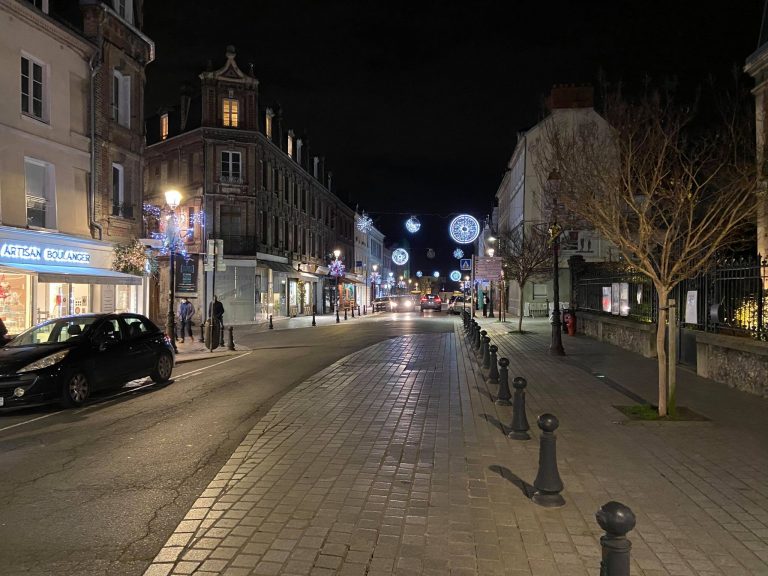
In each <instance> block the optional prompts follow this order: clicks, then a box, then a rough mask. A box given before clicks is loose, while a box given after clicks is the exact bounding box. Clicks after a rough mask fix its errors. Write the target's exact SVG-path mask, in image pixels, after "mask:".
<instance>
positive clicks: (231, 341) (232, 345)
mask: <svg viewBox="0 0 768 576" xmlns="http://www.w3.org/2000/svg"><path fill="white" fill-rule="evenodd" d="M234 349H235V334H234V328H233V327H232V326H230V327H229V342H228V343H227V350H234Z"/></svg>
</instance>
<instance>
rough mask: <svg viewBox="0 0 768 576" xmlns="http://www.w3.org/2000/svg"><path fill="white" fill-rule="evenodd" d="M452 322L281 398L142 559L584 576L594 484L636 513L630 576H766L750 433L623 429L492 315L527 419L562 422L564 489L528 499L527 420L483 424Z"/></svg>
mask: <svg viewBox="0 0 768 576" xmlns="http://www.w3.org/2000/svg"><path fill="white" fill-rule="evenodd" d="M460 326H461V323H460V321H459V322H457V331H456V333H455V334H442V335H413V336H403V337H400V338H396V339H393V340H389V341H386V342H383V343H380V344H377V345H374V346H371V347H369V348H367V349H365V350H362V351H360V352H358V353H356V354H353V355H351V356H349V357H347V358H345V359H343V360H341V361H339V362H337V363H335V364H333V365H332V366H330V367H329V368H327V369H326V370H324V371H323V372H321V373H319V374H317V375H316V376H314V377H312V378H310V379H309V380H307V381H306V382H304V383H303V384H302V385H300V386H299V387H297V388H295V389H294V390H293V391H291V392H290V393H288V394H287V395H286V396H284V397H283V398H282V399H281V400H280V401H279V402H278V403H277V404H276V405H275V406H274V407H273V409H272V410H271V411H270V412H269V413H268V414H267V415H266V416H265V417H264V418H263V419H262V420H261V421H260V422H259V424H258V425H257V426H256V427H255V428H254V430H253V431H252V432H251V433H250V434H249V435H248V436H247V437H246V439H245V440H244V441H243V443H242V444H241V445H240V447H239V448H238V449H237V450H236V451H235V453H234V454H233V456H232V457H231V459H230V460H229V462H228V463H227V464H226V465H225V466H224V467H223V468H222V470H221V471H220V473H219V474H218V475H217V476H216V477H215V479H214V480H213V481H212V482H211V484H210V485H209V487H208V489H207V490H205V492H204V493H203V494H202V495H201V497H200V498H199V499H198V501H197V502H196V503H195V505H194V507H193V508H192V509H191V510H190V511H189V513H188V514H187V516H186V518H185V519H184V520H183V521H182V522H181V523H180V525H179V526H178V527H177V529H176V531H175V533H174V534H173V535H172V537H171V538H170V539H169V541H168V542H167V544H166V545H165V547H164V548H163V549H162V551H161V552H160V553H159V554H158V556H157V557H156V558H155V560H154V562H153V564H152V565H151V566H150V567H149V568H148V570H147V572H146V575H147V576H156V575H163V576H166V575H168V574H174V575H176V574H208V575H212V574H228V575H240V574H243V575H244V574H318V575H322V574H342V575H360V576H362V575H365V574H367V575H370V576H378V575H385V574H386V575H388V574H402V575H410V574H434V575H437V574H441V575H445V574H451V575H465V574H466V575H472V574H481V575H486V574H487V575H495V574H506V575H510V576H522V575H536V576H539V575H540V576H549V575H562V576H579V575H586V574H589V575H595V576H596V575H597V574H598V571H599V568H598V566H599V555H600V547H599V536H600V530H599V528H598V527H597V525H596V523H595V520H594V512H595V510H596V509H597V508H598V507H599V505H601V504H603V503H605V502H607V501H608V500H612V499H616V500H620V501H622V502H624V503H626V504H628V505H630V506H631V507H632V508H633V509H634V511H635V512H636V514H637V516H638V527H637V529H636V530H635V531H634V532H632V533H630V537H631V539H632V541H633V544H634V549H633V572H632V573H633V574H635V575H647V576H660V575H678V574H680V575H683V574H698V575H702V576H703V575H714V574H718V575H728V576H731V575H733V576H739V575H756V574H768V528H766V525H767V524H768V514H767V513H766V510H768V499H767V498H766V497H767V496H768V489H766V486H765V482H764V475H765V471H766V469H768V461H767V459H766V453H765V450H764V448H763V447H762V446H760V445H759V444H756V443H754V442H751V441H750V440H749V438H746V439H745V440H744V441H743V442H742V443H740V444H738V445H737V444H736V442H734V439H733V438H732V437H729V436H728V432H729V431H728V430H727V429H725V428H724V427H722V426H720V425H718V424H717V423H716V422H715V423H713V422H705V423H695V424H681V425H678V424H676V423H675V424H673V425H672V426H667V425H665V426H657V425H645V424H642V425H635V424H632V425H623V424H622V421H623V417H622V416H621V414H620V413H619V412H618V411H616V410H615V409H614V408H613V407H612V405H614V404H627V403H630V402H629V400H628V399H627V398H626V397H625V396H623V395H622V394H621V393H620V392H619V391H617V390H615V389H614V388H611V387H609V386H606V385H605V384H604V383H603V382H601V381H600V380H599V379H597V378H595V377H593V376H590V375H589V374H586V373H585V371H584V370H583V369H581V368H580V367H578V366H576V365H574V363H573V361H571V360H570V359H569V360H564V361H561V360H560V359H555V360H554V361H553V359H551V358H550V357H549V356H548V355H546V347H545V348H544V349H543V350H542V348H541V346H540V345H539V344H537V343H536V341H537V338H538V339H539V340H541V338H543V336H542V335H539V336H535V335H534V336H533V337H532V338H526V339H524V340H520V339H518V340H515V338H516V337H514V336H509V335H506V334H504V333H503V332H505V330H504V329H502V328H500V329H499V330H498V334H496V340H498V343H500V344H501V345H502V348H503V349H504V350H505V351H506V353H507V354H508V355H509V356H510V360H511V361H512V366H511V370H510V374H511V375H512V376H514V375H521V376H525V377H526V378H527V379H528V381H529V395H528V398H529V406H528V415H529V420H530V421H531V423H532V424H533V425H534V428H535V424H534V421H535V415H537V414H539V413H541V412H544V411H549V412H553V413H555V414H556V415H557V416H558V417H559V418H560V421H561V428H560V430H559V431H558V435H559V441H558V442H559V444H558V450H559V459H560V473H561V476H562V477H563V481H564V483H565V486H566V489H565V491H564V493H563V495H564V497H565V499H566V501H567V505H566V506H565V507H563V508H560V509H554V510H553V509H543V508H540V507H538V506H536V505H534V504H533V503H531V501H530V500H529V499H528V497H527V496H526V494H525V490H524V488H525V484H526V483H530V482H532V481H533V478H534V477H535V475H536V466H537V461H538V442H537V438H538V430H536V431H532V433H533V435H534V440H531V441H528V442H516V441H512V440H508V439H507V438H506V436H505V435H504V434H502V432H501V430H500V429H499V427H500V426H501V425H503V424H508V423H509V421H510V419H511V409H510V408H508V407H497V406H496V405H495V404H493V401H492V396H491V393H495V389H489V387H488V386H487V385H486V384H485V381H484V379H483V375H482V373H481V371H480V370H479V367H478V365H477V362H476V361H475V359H474V355H473V354H472V352H470V351H469V350H468V349H467V347H466V345H465V343H464V340H463V336H462V332H461V330H460ZM628 368H631V367H629V366H628ZM521 487H522V489H521Z"/></svg>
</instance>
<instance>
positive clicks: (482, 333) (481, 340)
mask: <svg viewBox="0 0 768 576" xmlns="http://www.w3.org/2000/svg"><path fill="white" fill-rule="evenodd" d="M486 336H488V332H487V331H486V330H480V337H479V338H478V347H477V353H478V354H477V355H478V356H479V359H480V362H482V361H483V358H485V350H486V343H485V338H486ZM490 340H491V339H490V338H488V341H489V342H490Z"/></svg>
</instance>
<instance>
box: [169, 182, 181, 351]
mask: <svg viewBox="0 0 768 576" xmlns="http://www.w3.org/2000/svg"><path fill="white" fill-rule="evenodd" d="M165 203H166V204H167V205H168V208H170V210H171V214H170V215H169V217H168V221H167V224H166V226H165V233H166V236H167V239H168V250H169V252H170V271H169V272H170V274H169V285H168V317H167V320H166V331H167V332H168V337H169V338H170V339H171V344H172V345H173V349H174V350H176V313H175V312H174V305H173V303H174V300H175V298H176V285H175V284H176V270H175V269H174V267H175V263H174V260H173V256H174V254H175V253H176V243H177V242H178V230H177V227H176V208H178V207H179V204H181V192H179V191H178V190H166V192H165Z"/></svg>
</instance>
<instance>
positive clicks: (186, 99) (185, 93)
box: [179, 84, 192, 132]
mask: <svg viewBox="0 0 768 576" xmlns="http://www.w3.org/2000/svg"><path fill="white" fill-rule="evenodd" d="M189 92H190V90H189V85H187V84H183V85H182V86H181V102H180V105H179V132H184V130H186V128H187V121H188V120H189V108H190V105H191V103H192V98H191V96H190V95H189Z"/></svg>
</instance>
